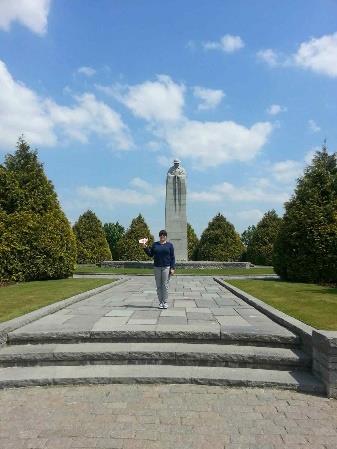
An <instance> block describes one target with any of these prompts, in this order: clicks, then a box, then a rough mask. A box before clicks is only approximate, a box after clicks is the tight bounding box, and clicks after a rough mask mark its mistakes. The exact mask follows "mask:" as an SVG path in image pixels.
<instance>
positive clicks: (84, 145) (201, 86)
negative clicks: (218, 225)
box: [0, 0, 337, 235]
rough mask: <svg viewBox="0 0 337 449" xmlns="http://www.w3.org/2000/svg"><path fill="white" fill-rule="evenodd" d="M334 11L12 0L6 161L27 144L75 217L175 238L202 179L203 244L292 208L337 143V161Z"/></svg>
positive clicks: (0, 72)
mask: <svg viewBox="0 0 337 449" xmlns="http://www.w3.org/2000/svg"><path fill="white" fill-rule="evenodd" d="M336 119H337V2H336V1H334V0H316V1H313V0H305V1H304V0H297V1H296V2H294V1H291V0H284V1H282V2H280V1H276V0H259V1H254V2H253V1H250V0H245V1H243V0H241V1H240V0H239V1H238V0H235V1H234V0H233V1H229V0H227V1H223V0H219V1H218V0H212V1H210V2H206V1H201V0H193V1H192V0H179V1H178V0H170V1H158V0H95V1H94V0H72V1H69V0H50V1H49V0H15V2H13V1H12V0H0V163H1V162H2V161H3V158H4V155H5V154H6V153H8V152H12V151H13V150H14V148H15V143H16V141H17V138H18V136H19V135H21V134H22V133H23V134H24V135H25V137H26V139H27V140H28V142H29V143H30V144H31V146H32V147H34V148H37V149H38V151H39V157H40V159H41V160H42V161H43V163H44V166H45V170H46V173H47V175H48V177H49V178H50V179H51V180H52V182H53V183H54V185H55V188H56V191H57V193H58V195H59V198H60V201H61V204H62V206H63V208H64V211H65V212H66V214H67V216H68V218H69V219H70V220H71V221H72V222H74V221H75V220H76V219H77V218H78V217H79V215H80V214H81V213H83V212H84V211H85V210H87V209H88V208H90V209H92V210H94V211H95V212H96V214H97V215H98V217H99V218H100V219H101V220H102V221H103V222H112V221H113V222H115V221H117V220H118V221H119V222H120V223H122V224H123V225H124V226H126V227H127V226H128V225H129V224H130V221H131V219H132V218H133V217H135V216H136V215H138V213H139V212H140V213H142V214H143V215H144V217H145V219H146V221H147V222H148V224H149V225H150V228H151V230H152V231H153V232H154V233H157V232H158V230H159V229H161V228H163V227H164V225H165V223H164V203H165V178H166V172H167V170H168V169H169V167H170V165H171V162H172V161H173V159H174V158H175V157H178V158H179V159H180V160H181V162H182V165H183V166H184V167H185V169H186V170H187V173H188V211H187V212H188V221H189V222H190V223H191V224H192V226H193V227H194V228H195V230H196V231H197V233H198V234H199V235H200V233H201V232H202V230H203V229H204V228H205V227H206V226H207V223H208V221H209V220H210V219H211V218H212V217H213V216H214V215H215V214H216V213H217V212H221V213H223V214H224V215H225V216H226V217H227V218H228V219H229V220H230V221H231V222H232V223H233V224H234V225H235V227H236V229H237V230H238V231H239V232H242V231H243V230H244V229H245V228H246V227H248V226H249V225H251V224H256V222H257V221H258V220H259V219H260V218H261V217H262V215H263V214H264V213H265V212H266V211H267V210H270V209H272V208H274V209H276V211H277V212H278V213H280V214H282V213H283V204H284V202H285V201H286V200H287V199H288V198H289V196H290V195H291V193H292V191H293V188H294V185H295V180H296V178H297V177H298V176H300V175H301V174H302V173H303V169H304V167H305V166H306V164H308V163H310V160H311V157H312V154H313V152H314V151H315V150H316V149H317V148H319V147H320V146H321V144H322V142H323V139H324V138H327V142H328V147H329V150H330V151H336V150H337V127H336Z"/></svg>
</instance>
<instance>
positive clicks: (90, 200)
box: [75, 186, 157, 209]
mask: <svg viewBox="0 0 337 449" xmlns="http://www.w3.org/2000/svg"><path fill="white" fill-rule="evenodd" d="M76 197H77V198H75V201H81V204H82V208H88V207H100V206H104V207H106V208H107V209H113V208H114V207H115V206H116V205H119V204H129V205H140V206H141V205H149V204H151V205H152V204H155V203H156V201H157V200H156V198H155V197H154V196H153V195H151V194H148V193H144V192H138V191H137V190H133V189H118V188H113V187H105V186H99V187H89V186H80V187H78V188H77V189H76Z"/></svg>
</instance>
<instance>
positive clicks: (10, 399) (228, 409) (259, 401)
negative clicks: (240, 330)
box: [0, 385, 337, 449]
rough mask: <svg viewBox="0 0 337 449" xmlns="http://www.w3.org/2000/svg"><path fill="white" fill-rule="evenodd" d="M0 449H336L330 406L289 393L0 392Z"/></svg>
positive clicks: (119, 388) (333, 406)
mask: <svg viewBox="0 0 337 449" xmlns="http://www.w3.org/2000/svg"><path fill="white" fill-rule="evenodd" d="M0 416H1V420H0V447H1V449H10V448H11V449H23V448H25V449H26V448H31V449H33V448H36V449H37V448H47V449H69V448H78V449H79V448H83V449H84V448H86V449H89V448H100V449H113V448H122V449H168V448H170V449H171V448H172V449H187V448H194V449H208V448H209V449H300V448H301V449H336V447H337V401H336V400H332V399H326V398H323V397H319V396H311V395H305V394H300V393H295V392H290V391H279V390H269V389H268V390H261V389H243V388H237V389H236V388H223V387H206V386H198V385H104V386H95V385H91V386H90V385H89V386H76V387H74V386H71V387H51V388H39V387H35V388H26V389H13V390H2V391H0Z"/></svg>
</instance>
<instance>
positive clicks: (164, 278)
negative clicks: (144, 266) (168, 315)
mask: <svg viewBox="0 0 337 449" xmlns="http://www.w3.org/2000/svg"><path fill="white" fill-rule="evenodd" d="M154 277H155V279H156V286H157V296H158V300H159V302H160V303H163V304H165V303H166V302H167V299H168V288H169V280H170V267H154Z"/></svg>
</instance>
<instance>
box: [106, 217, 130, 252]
mask: <svg viewBox="0 0 337 449" xmlns="http://www.w3.org/2000/svg"><path fill="white" fill-rule="evenodd" d="M103 229H104V232H105V237H106V239H107V241H108V244H109V248H110V251H111V256H112V260H119V254H118V252H117V243H118V242H119V240H120V239H121V238H122V237H123V235H124V233H125V229H124V226H122V225H121V224H119V223H118V221H117V222H116V223H104V225H103Z"/></svg>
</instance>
